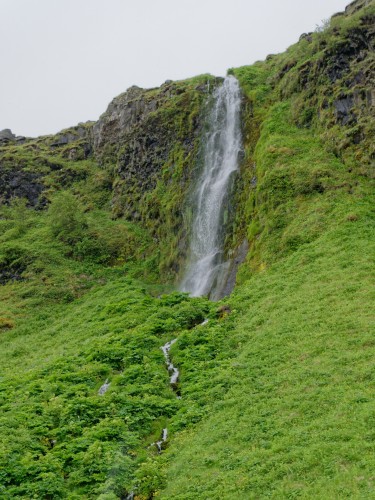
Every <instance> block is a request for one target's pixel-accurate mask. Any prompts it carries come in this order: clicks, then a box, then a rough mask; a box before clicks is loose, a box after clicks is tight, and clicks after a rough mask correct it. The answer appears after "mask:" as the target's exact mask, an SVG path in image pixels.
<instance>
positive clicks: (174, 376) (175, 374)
mask: <svg viewBox="0 0 375 500" xmlns="http://www.w3.org/2000/svg"><path fill="white" fill-rule="evenodd" d="M176 341H177V339H173V340H170V341H169V342H167V343H166V344H164V345H163V346H162V347H161V348H160V349H161V350H162V351H163V354H164V358H165V363H166V365H167V370H168V373H169V376H170V377H169V383H170V384H171V387H172V389H173V390H174V392H175V393H176V394H177V397H178V398H180V395H179V391H178V387H177V384H178V378H179V376H180V372H179V370H178V368H176V367H175V366H174V364H173V363H172V361H171V358H170V357H169V351H170V349H171V347H172V345H173V344H174V343H175V342H176Z"/></svg>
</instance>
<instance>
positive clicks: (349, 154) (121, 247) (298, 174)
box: [0, 0, 375, 500]
mask: <svg viewBox="0 0 375 500" xmlns="http://www.w3.org/2000/svg"><path fill="white" fill-rule="evenodd" d="M374 27H375V3H374V1H373V0H372V1H367V0H357V1H355V2H353V3H352V4H350V5H349V6H348V7H347V9H346V11H345V13H341V14H339V15H335V16H334V17H333V18H332V19H331V21H330V22H329V23H326V25H325V26H323V27H321V28H319V29H318V30H316V32H314V33H310V34H304V35H302V36H301V39H300V41H299V42H298V43H296V44H295V45H293V46H292V47H290V48H289V49H288V50H287V51H286V52H285V53H283V54H278V55H270V56H268V57H267V59H266V61H264V62H257V63H255V64H253V65H251V66H244V67H241V68H233V69H231V70H229V72H230V73H231V74H234V76H236V78H237V79H238V80H239V82H240V85H241V88H242V91H243V109H242V122H243V140H244V155H243V159H242V162H241V168H240V170H241V171H240V175H239V176H238V178H237V180H236V184H235V192H234V195H233V207H232V208H233V209H232V213H231V216H230V217H229V222H228V228H227V229H228V230H227V237H226V242H225V247H226V254H227V255H228V256H233V255H236V252H237V250H238V248H239V247H241V245H242V244H243V242H244V241H245V242H247V244H248V247H249V251H248V254H247V257H246V259H245V261H244V262H243V263H242V264H241V265H240V267H239V270H238V273H237V284H236V286H235V288H234V291H233V292H232V294H231V295H230V296H229V297H227V298H225V299H224V300H222V301H220V302H218V303H214V302H210V301H208V300H207V299H205V298H189V297H188V296H187V295H186V294H182V293H179V292H176V291H174V290H175V288H176V285H175V284H176V282H177V281H178V279H179V276H180V274H181V270H182V269H183V265H184V262H185V260H186V253H187V250H186V249H187V242H188V241H189V236H190V228H189V221H190V220H191V213H190V208H189V194H190V192H191V186H192V181H193V180H194V179H196V178H197V175H198V172H199V169H200V166H201V154H200V151H201V149H200V148H201V137H202V135H203V134H204V131H205V127H206V124H205V116H206V114H207V109H209V106H210V102H211V95H212V93H213V91H214V89H215V88H216V87H217V85H219V84H220V81H221V79H219V78H215V77H212V76H210V75H202V76H199V77H196V78H193V79H190V80H186V81H183V82H166V83H165V84H164V85H162V86H161V87H160V88H158V89H150V90H143V89H139V88H137V87H132V88H131V89H129V90H128V91H127V92H126V93H124V94H122V95H120V96H118V97H117V98H115V99H114V100H113V101H112V103H111V104H110V105H109V107H108V109H107V111H106V112H105V113H104V114H103V115H102V116H101V117H100V119H99V121H98V122H96V123H86V124H80V125H78V126H77V127H72V128H71V129H69V130H65V131H62V132H61V133H59V134H57V135H56V136H47V137H41V138H37V139H30V138H15V137H11V136H8V137H3V138H2V137H1V134H0V243H1V244H0V285H1V286H0V300H1V302H0V366H1V367H2V368H1V373H0V401H1V406H0V408H1V409H0V498H4V499H13V498H25V499H30V498H37V499H41V498H43V499H55V498H67V499H78V498H84V499H86V498H87V499H94V498H95V499H96V498H98V499H101V500H115V499H116V498H118V499H126V498H131V497H132V495H134V498H135V499H136V500H147V499H151V498H165V499H186V500H187V499H191V500H193V499H207V500H214V499H220V500H221V499H233V498H236V499H237V498H238V499H250V498H254V499H258V498H311V499H313V498H328V499H331V498H332V499H337V498H366V499H367V498H375V476H374V469H375V458H374V457H375V431H374V429H375V427H374V424H375V398H374V393H375V392H374V390H375V369H374V363H373V359H374V356H375V336H374V335H375V328H374V315H373V311H374V307H373V305H374V288H373V283H374V274H375V273H374V255H375V245H374V243H375V238H374V218H375V214H374V208H373V207H374V203H373V202H374V185H373V184H374V175H373V171H374V170H373V167H374V159H375V151H374V144H375V142H374V139H375V137H374V136H375V134H374V129H375V120H374V106H375V95H374V83H375V76H374V75H375V72H374V67H375V59H374V32H375V28H374ZM206 319H208V321H205V320H206ZM172 339H177V341H176V342H175V343H174V344H173V346H172V347H171V350H170V356H171V359H172V361H173V363H174V365H175V366H177V367H178V368H179V370H180V378H179V381H178V384H177V386H175V387H171V385H170V383H169V375H168V371H167V369H166V365H165V359H164V356H163V352H162V350H161V347H162V346H163V345H164V344H165V343H166V342H168V341H170V340H172ZM105 383H107V384H108V383H109V386H106V389H108V390H104V391H103V389H102V390H101V388H103V384H105ZM100 392H101V394H100ZM166 428H167V429H168V436H167V439H166V440H165V441H163V442H162V443H161V448H162V449H161V452H159V450H158V447H157V446H156V445H155V443H156V442H157V441H159V440H161V436H162V433H163V429H166Z"/></svg>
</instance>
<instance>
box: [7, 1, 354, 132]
mask: <svg viewBox="0 0 375 500" xmlns="http://www.w3.org/2000/svg"><path fill="white" fill-rule="evenodd" d="M349 1H350V0H268V1H265V0H264V1H261V0H0V51H1V59H0V64H1V77H0V130H1V129H3V128H11V129H12V130H13V132H14V133H16V134H17V135H27V136H37V135H41V134H49V133H55V132H57V131H59V130H61V129H62V128H65V127H68V126H70V125H75V124H77V123H78V122H80V121H87V120H96V119H97V118H98V117H99V115H100V114H101V113H103V112H104V111H105V109H106V107H107V105H108V103H109V102H110V101H111V100H112V98H113V97H115V96H116V95H118V94H120V93H121V92H124V91H125V90H126V89H127V88H128V87H130V86H131V85H138V86H140V87H146V88H147V87H155V86H158V85H160V84H162V83H163V82H164V81H165V80H167V79H172V80H179V79H183V78H187V77H190V76H194V75H197V74H200V73H212V74H214V75H225V73H226V70H227V69H228V68H230V67H236V66H242V65H245V64H251V63H253V62H254V61H256V60H259V59H264V58H265V57H266V56H267V54H270V53H277V52H281V51H283V50H285V49H286V48H287V47H288V46H289V45H291V44H292V43H294V42H295V41H297V40H298V37H299V35H300V34H301V33H303V32H306V31H313V30H314V29H315V28H316V26H317V25H320V24H321V23H322V21H323V20H324V19H327V18H329V17H330V16H331V15H332V14H334V13H335V12H338V11H341V10H343V9H344V8H345V6H346V5H347V4H348V3H349Z"/></svg>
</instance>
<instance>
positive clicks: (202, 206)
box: [180, 76, 242, 300]
mask: <svg viewBox="0 0 375 500" xmlns="http://www.w3.org/2000/svg"><path fill="white" fill-rule="evenodd" d="M240 110H241V93H240V88H239V85H238V81H237V80H236V79H235V78H234V77H233V76H227V77H226V78H225V80H224V82H223V84H222V85H221V86H220V87H219V88H218V89H216V91H215V94H214V104H213V107H212V109H211V112H210V114H209V118H208V132H207V134H206V137H205V141H204V165H203V169H202V172H201V174H200V176H199V177H198V179H197V183H196V186H195V189H194V192H193V197H192V209H193V219H192V228H191V241H190V252H189V257H188V264H187V269H186V273H185V276H184V277H183V280H182V283H181V286H180V290H181V291H184V292H189V293H190V295H192V296H193V297H197V296H200V295H209V297H210V298H211V299H212V300H218V299H219V298H221V294H222V290H223V289H224V287H225V282H226V277H227V274H228V271H229V266H230V262H225V260H224V252H223V246H224V237H225V234H224V233H225V231H224V229H225V222H226V220H225V219H226V217H227V211H226V208H227V206H228V198H229V191H230V187H231V184H232V183H231V178H232V175H233V173H234V172H235V171H236V170H237V169H238V158H239V153H240V151H241V144H242V138H241V125H240Z"/></svg>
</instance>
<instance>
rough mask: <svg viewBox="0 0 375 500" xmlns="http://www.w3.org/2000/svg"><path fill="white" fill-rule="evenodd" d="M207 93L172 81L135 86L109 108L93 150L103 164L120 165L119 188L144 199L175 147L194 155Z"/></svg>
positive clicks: (96, 133) (95, 130) (95, 133)
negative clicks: (153, 86)
mask: <svg viewBox="0 0 375 500" xmlns="http://www.w3.org/2000/svg"><path fill="white" fill-rule="evenodd" d="M207 93H208V87H207V86H206V85H203V89H202V88H201V87H200V86H195V87H194V86H189V85H183V84H180V83H173V82H171V81H167V82H166V83H164V84H163V85H162V86H161V87H160V88H159V89H151V90H145V89H141V88H139V87H135V86H134V87H131V88H130V89H128V91H127V92H125V93H124V94H121V95H120V96H118V97H116V98H115V99H114V100H113V101H112V102H111V103H110V105H109V106H108V109H107V111H106V112H105V113H104V114H103V115H102V116H101V117H100V118H99V120H98V122H97V123H96V124H95V125H94V127H93V131H92V135H93V147H94V151H95V155H96V157H97V158H98V160H99V162H101V163H102V164H103V165H105V164H114V163H115V164H116V171H117V175H118V182H117V186H119V185H120V184H121V181H123V183H126V185H127V186H129V189H128V191H129V194H130V190H132V192H134V191H135V190H138V191H139V194H143V193H144V192H145V191H149V190H151V189H153V188H154V187H155V185H156V182H157V178H158V174H159V173H160V171H161V169H162V167H163V165H165V164H166V163H167V162H168V159H169V158H170V155H171V152H172V150H173V149H175V148H176V145H178V146H181V148H182V149H183V154H184V155H186V156H187V155H189V153H191V151H192V149H193V148H194V146H195V143H196V139H197V137H198V134H199V129H200V125H201V123H200V115H201V109H200V107H201V105H202V104H203V101H204V99H205V98H206V97H207ZM197 104H198V106H197ZM176 122H178V123H179V125H180V126H179V127H176V126H175V124H176ZM130 186H131V189H130ZM130 198H131V197H130ZM128 201H131V200H130V199H129V200H128ZM124 208H125V209H126V207H124ZM125 212H126V210H125Z"/></svg>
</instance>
